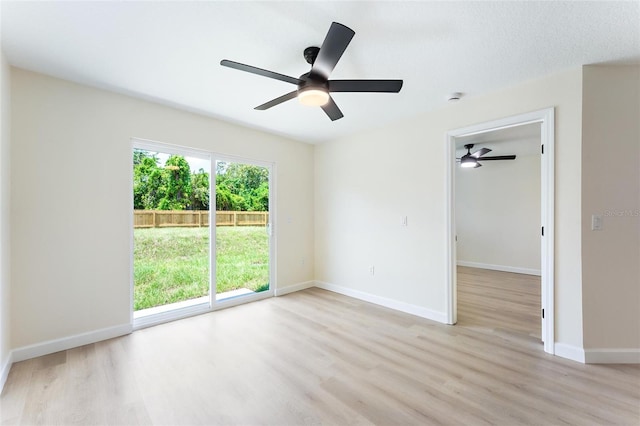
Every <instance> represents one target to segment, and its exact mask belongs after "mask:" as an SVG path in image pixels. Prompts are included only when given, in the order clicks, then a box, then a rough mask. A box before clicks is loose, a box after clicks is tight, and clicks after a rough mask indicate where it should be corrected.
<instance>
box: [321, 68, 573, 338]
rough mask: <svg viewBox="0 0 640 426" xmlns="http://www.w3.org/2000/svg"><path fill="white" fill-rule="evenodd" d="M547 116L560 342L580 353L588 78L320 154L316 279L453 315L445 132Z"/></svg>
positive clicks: (489, 101)
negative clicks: (552, 139) (548, 112)
mask: <svg viewBox="0 0 640 426" xmlns="http://www.w3.org/2000/svg"><path fill="white" fill-rule="evenodd" d="M406 89H409V87H407V88H406ZM398 96H402V93H400V94H399V95H398ZM548 107H556V134H555V136H556V153H555V154H556V162H557V163H556V204H555V208H556V217H555V219H556V239H555V251H556V270H555V282H556V294H555V302H556V313H555V314H556V324H555V336H556V339H557V341H558V342H561V343H564V344H565V345H568V346H571V347H577V348H581V347H582V304H581V302H580V301H581V300H582V289H581V283H582V278H581V273H580V271H581V270H582V267H581V255H580V253H581V228H580V220H581V199H580V196H581V190H580V185H581V169H580V152H581V111H582V70H581V69H575V70H570V71H566V72H562V73H559V74H555V75H551V76H548V77H546V78H542V79H539V80H535V81H530V82H526V83H523V84H520V85H517V86H514V87H511V88H507V89H504V90H502V91H499V92H495V93H492V94H488V95H486V96H478V97H469V98H467V99H464V100H463V101H461V102H459V103H457V104H453V105H451V106H448V107H446V108H444V109H441V110H438V111H434V112H431V113H428V114H423V115H420V116H418V117H415V118H414V119H410V120H405V121H403V122H400V123H396V124H394V125H390V126H387V127H384V128H376V127H375V126H372V127H373V128H372V129H371V130H370V131H368V132H366V133H362V134H358V135H355V136H352V137H347V138H343V139H340V140H336V141H332V142H329V143H325V144H322V145H319V146H316V156H315V168H316V170H315V176H316V180H315V196H316V200H315V206H316V232H315V235H316V240H315V242H316V245H315V256H316V278H317V279H318V280H319V281H322V282H326V283H330V284H333V285H335V286H341V287H342V288H346V289H349V290H351V291H360V292H365V293H368V294H372V295H375V296H379V297H386V298H390V299H393V300H395V301H399V302H403V303H406V304H411V305H414V306H417V307H420V308H424V309H426V310H428V311H430V312H434V313H436V314H437V313H440V314H442V313H444V312H445V305H446V287H447V283H446V278H445V277H446V269H447V259H446V235H447V232H448V231H447V229H446V191H445V181H446V165H445V158H446V156H445V147H446V142H445V135H446V132H447V131H449V130H453V129H457V128H462V127H466V126H469V125H472V124H476V123H482V122H486V121H490V120H495V119H499V118H503V117H506V116H510V115H514V114H519V113H525V112H529V111H535V110H539V109H543V108H548ZM403 215H407V216H408V224H409V226H408V227H406V228H402V227H401V226H400V218H401V216H403ZM370 265H374V266H375V275H373V276H371V275H370V274H369V270H368V267H369V266H370Z"/></svg>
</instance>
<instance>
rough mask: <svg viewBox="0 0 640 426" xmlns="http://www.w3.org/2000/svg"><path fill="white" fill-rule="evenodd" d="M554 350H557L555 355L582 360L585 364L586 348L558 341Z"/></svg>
mask: <svg viewBox="0 0 640 426" xmlns="http://www.w3.org/2000/svg"><path fill="white" fill-rule="evenodd" d="M554 352H555V355H557V356H559V357H562V358H566V359H570V360H572V361H577V362H581V363H583V364H584V362H585V356H584V349H582V348H580V347H578V346H573V345H567V344H566V343H558V342H556V343H555V345H554Z"/></svg>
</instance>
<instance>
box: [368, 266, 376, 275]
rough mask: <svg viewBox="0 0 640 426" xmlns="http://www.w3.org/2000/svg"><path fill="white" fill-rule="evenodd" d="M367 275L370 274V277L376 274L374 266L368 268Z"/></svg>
mask: <svg viewBox="0 0 640 426" xmlns="http://www.w3.org/2000/svg"><path fill="white" fill-rule="evenodd" d="M369 273H370V274H371V275H375V273H376V268H375V266H369Z"/></svg>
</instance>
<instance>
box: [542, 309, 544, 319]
mask: <svg viewBox="0 0 640 426" xmlns="http://www.w3.org/2000/svg"><path fill="white" fill-rule="evenodd" d="M542 319H544V308H542Z"/></svg>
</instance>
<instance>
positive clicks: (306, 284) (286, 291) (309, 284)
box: [275, 281, 315, 296]
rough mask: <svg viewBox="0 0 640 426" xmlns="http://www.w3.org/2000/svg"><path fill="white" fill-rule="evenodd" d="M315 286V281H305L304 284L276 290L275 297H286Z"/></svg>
mask: <svg viewBox="0 0 640 426" xmlns="http://www.w3.org/2000/svg"><path fill="white" fill-rule="evenodd" d="M313 286H315V282H313V281H305V282H303V283H298V284H292V285H288V286H286V287H282V288H276V290H275V296H284V295H285V294H289V293H293V292H296V291H300V290H306V289H308V288H311V287H313Z"/></svg>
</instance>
